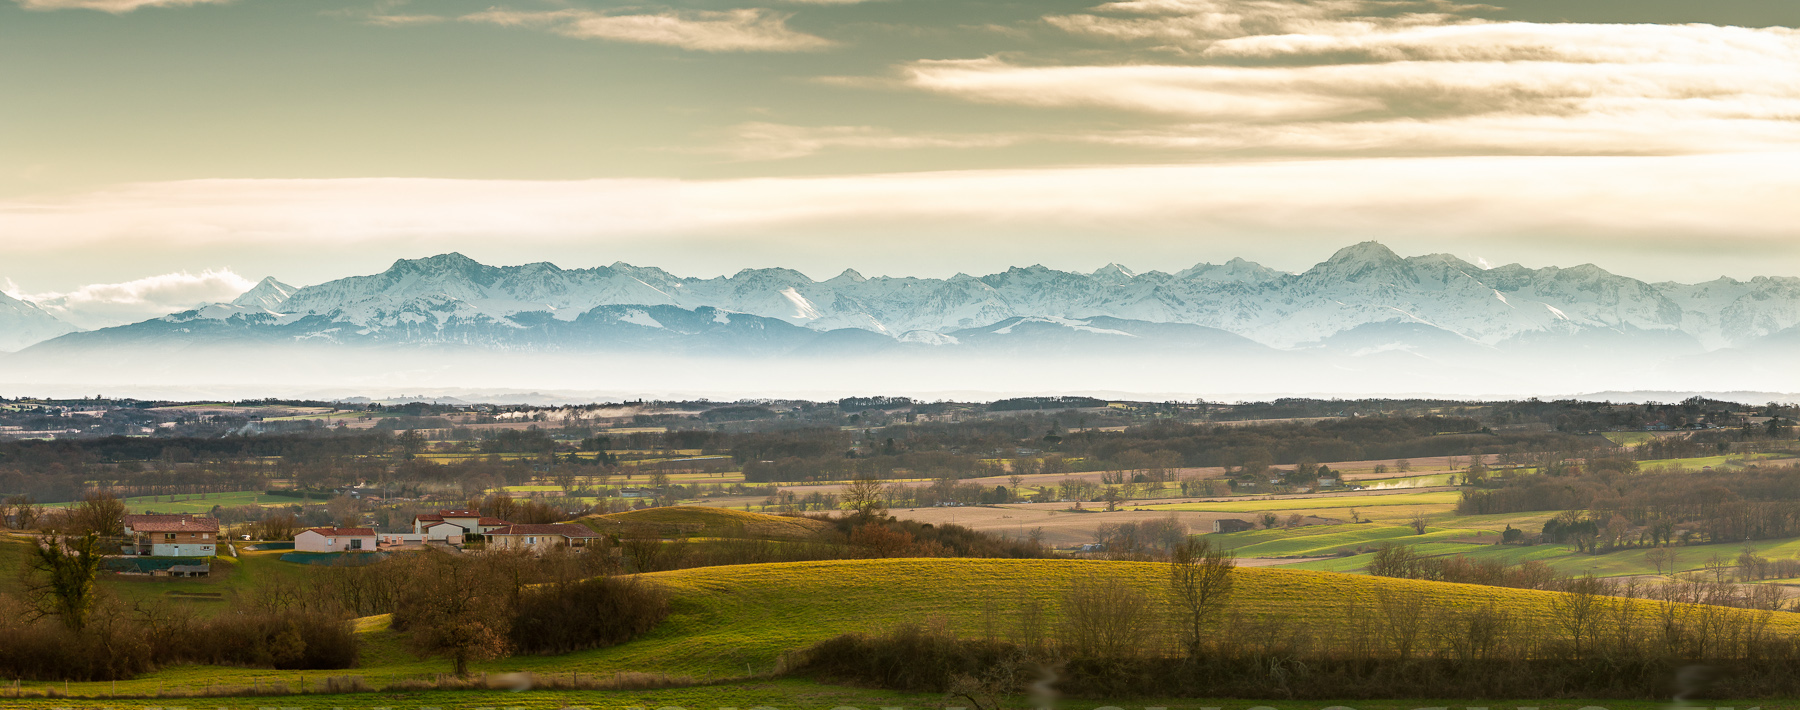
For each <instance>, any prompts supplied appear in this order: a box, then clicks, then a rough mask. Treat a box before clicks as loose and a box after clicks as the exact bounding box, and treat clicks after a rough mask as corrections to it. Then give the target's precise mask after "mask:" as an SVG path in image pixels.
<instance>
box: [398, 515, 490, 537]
mask: <svg viewBox="0 0 1800 710" xmlns="http://www.w3.org/2000/svg"><path fill="white" fill-rule="evenodd" d="M442 524H449V525H454V526H456V527H457V528H459V530H458V531H457V532H454V533H451V532H446V531H439V532H438V533H437V534H432V533H431V530H432V529H433V528H436V527H438V526H439V525H442ZM511 524H512V523H509V522H506V521H504V520H501V519H499V518H484V517H481V514H480V513H477V512H475V511H472V510H440V511H438V512H436V513H420V514H418V515H414V516H413V534H414V535H425V536H426V539H429V540H442V539H444V538H446V537H448V536H449V535H452V534H454V535H485V534H487V532H488V531H489V530H495V529H498V528H503V527H506V526H508V525H511Z"/></svg>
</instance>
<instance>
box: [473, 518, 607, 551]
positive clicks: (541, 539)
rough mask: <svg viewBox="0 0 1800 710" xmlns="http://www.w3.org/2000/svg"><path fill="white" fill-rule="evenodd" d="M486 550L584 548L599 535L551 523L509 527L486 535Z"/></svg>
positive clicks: (577, 526) (591, 531) (582, 528)
mask: <svg viewBox="0 0 1800 710" xmlns="http://www.w3.org/2000/svg"><path fill="white" fill-rule="evenodd" d="M487 536H488V548H489V549H493V550H530V551H532V552H543V551H546V550H549V549H550V548H553V547H562V546H565V545H566V546H568V547H586V546H588V545H589V544H590V543H592V542H593V541H594V540H596V539H598V538H599V537H600V533H597V532H594V531H593V530H589V529H588V528H587V527H585V526H582V525H574V524H571V523H551V524H547V525H509V526H507V527H504V528H499V529H497V530H494V531H492V532H489V533H488V534H487Z"/></svg>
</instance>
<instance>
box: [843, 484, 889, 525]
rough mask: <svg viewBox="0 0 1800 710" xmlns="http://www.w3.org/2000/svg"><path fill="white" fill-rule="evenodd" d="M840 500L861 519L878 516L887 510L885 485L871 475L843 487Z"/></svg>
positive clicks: (870, 518)
mask: <svg viewBox="0 0 1800 710" xmlns="http://www.w3.org/2000/svg"><path fill="white" fill-rule="evenodd" d="M842 500H843V501H844V503H845V504H847V505H849V506H850V509H851V510H854V511H856V515H857V517H859V518H862V519H863V520H872V519H874V518H879V517H881V516H882V514H883V513H885V512H886V511H887V485H886V484H884V483H882V482H881V481H880V480H879V479H876V478H873V477H864V478H858V479H856V480H855V481H851V482H850V485H848V486H845V487H844V493H843V497H842Z"/></svg>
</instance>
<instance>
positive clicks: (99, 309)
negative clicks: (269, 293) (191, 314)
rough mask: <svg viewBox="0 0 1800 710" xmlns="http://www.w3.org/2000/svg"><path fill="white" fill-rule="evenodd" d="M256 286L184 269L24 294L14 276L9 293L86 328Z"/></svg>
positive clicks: (225, 274) (224, 273)
mask: <svg viewBox="0 0 1800 710" xmlns="http://www.w3.org/2000/svg"><path fill="white" fill-rule="evenodd" d="M255 285H256V283H255V282H253V281H251V280H249V279H246V278H244V277H242V276H239V275H237V274H235V273H232V271H231V270H229V269H223V270H218V271H214V270H206V271H202V272H200V273H198V274H193V273H188V272H185V271H182V272H176V273H169V274H161V275H157V276H148V277H145V278H141V279H136V280H133V281H126V282H123V283H110V284H89V285H86V286H82V287H80V288H77V289H74V290H72V291H68V292H49V293H23V292H21V290H20V289H19V288H18V286H17V285H16V284H14V283H12V281H10V280H8V281H7V286H6V294H7V295H9V296H12V297H13V298H18V299H21V300H26V301H31V302H33V303H36V304H38V305H39V306H41V307H43V308H44V310H47V311H49V312H51V313H53V314H55V315H56V316H57V317H58V318H61V319H63V320H65V321H68V322H70V323H73V324H75V325H78V326H81V327H83V328H104V327H107V326H113V325H120V324H124V323H133V322H137V321H140V320H145V319H149V318H155V317H157V316H164V315H168V314H170V313H176V312H179V311H183V310H187V309H190V308H193V307H195V306H197V305H200V304H202V303H216V302H222V301H229V300H231V299H233V298H236V297H237V296H238V295H240V294H242V293H243V292H245V291H248V290H250V289H251V288H252V287H254V286H255Z"/></svg>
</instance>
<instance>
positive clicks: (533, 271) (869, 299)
mask: <svg viewBox="0 0 1800 710" xmlns="http://www.w3.org/2000/svg"><path fill="white" fill-rule="evenodd" d="M283 294H285V297H284V295H283ZM234 305H239V306H254V307H256V308H257V309H258V310H265V311H267V312H272V313H275V314H283V317H282V320H284V321H288V322H291V320H292V319H294V318H298V317H305V316H320V317H324V318H326V319H328V320H330V321H332V322H336V323H340V324H343V325H345V326H350V327H354V328H355V329H356V330H357V332H359V333H360V334H363V335H368V336H374V337H377V338H379V339H383V340H386V339H389V337H388V336H391V337H394V338H397V339H402V340H404V339H408V338H425V339H427V340H429V339H430V336H429V335H428V334H430V333H435V332H439V331H442V330H443V329H444V328H447V327H451V326H452V325H453V324H461V325H462V326H467V325H471V324H481V325H483V326H484V327H488V328H497V329H502V330H504V329H509V328H510V329H518V328H525V327H528V326H527V325H526V324H525V323H524V322H522V321H532V320H534V319H536V318H542V317H549V318H554V319H557V320H560V321H565V322H568V321H574V320H575V319H576V318H578V317H580V316H581V315H582V314H584V313H587V312H588V311H591V310H593V309H595V308H598V307H601V306H618V305H638V306H656V305H667V306H677V307H680V308H683V309H688V310H693V309H697V308H702V307H705V308H712V309H717V310H719V311H722V312H731V313H745V314H750V315H756V316H762V317H766V318H774V319H779V320H782V321H786V322H788V323H791V324H794V325H798V326H802V327H805V328H808V329H811V330H815V331H832V330H838V329H843V328H855V329H860V330H865V331H870V332H873V333H879V334H882V335H886V336H889V337H890V338H895V339H900V340H903V341H906V342H915V343H927V342H940V343H942V342H947V341H945V340H944V339H943V338H940V337H927V336H926V335H924V334H925V333H929V334H936V335H938V336H942V335H947V334H949V333H952V332H954V331H958V330H966V329H970V328H980V327H984V326H988V325H991V324H994V323H998V322H1000V321H1002V320H1005V319H1008V318H1017V317H1027V318H1050V319H1065V320H1070V321H1076V320H1082V319H1090V318H1096V317H1112V318H1121V319H1129V320H1134V321H1144V322H1149V323H1174V324H1189V325H1199V326H1206V327H1210V328H1217V329H1220V330H1224V331H1227V332H1230V333H1234V334H1237V335H1240V336H1243V337H1245V338H1248V339H1250V340H1253V341H1256V342H1258V343H1262V344H1264V345H1268V346H1271V347H1276V348H1283V349H1292V348H1304V347H1308V346H1310V345H1313V344H1317V343H1320V342H1323V341H1325V340H1326V339H1328V338H1331V337H1332V336H1334V335H1336V334H1339V333H1344V332H1347V331H1350V330H1352V329H1356V328H1358V327H1360V326H1365V325H1369V324H1381V323H1413V324H1420V325H1424V326H1428V327H1430V328H1433V329H1437V330H1442V331H1445V332H1448V333H1453V334H1455V335H1457V336H1460V337H1461V338H1465V339H1467V340H1468V341H1470V342H1471V343H1476V344H1480V345H1483V346H1495V345H1499V344H1502V343H1506V342H1508V341H1513V340H1516V339H1520V338H1531V337H1544V336H1557V335H1573V334H1578V333H1582V332H1589V331H1608V332H1614V333H1639V332H1653V333H1659V334H1661V335H1666V336H1671V337H1674V338H1677V339H1679V340H1683V341H1691V344H1692V347H1693V348H1694V349H1696V350H1716V349H1719V348H1725V347H1736V346H1742V345H1745V344H1748V343H1751V342H1754V341H1756V340H1758V339H1761V338H1764V337H1767V336H1770V335H1772V334H1775V333H1779V332H1781V331H1783V330H1786V329H1788V328H1792V327H1794V326H1795V325H1800V278H1792V277H1758V278H1756V279H1752V280H1749V281H1736V280H1732V279H1723V278H1722V279H1718V280H1715V281H1710V282H1706V283H1701V284H1679V283H1655V284H1652V283H1647V282H1644V281H1640V280H1637V279H1633V278H1629V277H1625V276H1619V275H1616V274H1612V273H1609V272H1607V271H1605V270H1603V269H1600V268H1598V267H1596V266H1593V265H1583V266H1576V267H1571V268H1559V267H1547V268H1541V269H1529V268H1526V267H1523V266H1519V265H1517V264H1511V265H1506V266H1499V267H1494V268H1486V269H1484V268H1481V267H1478V266H1475V265H1473V264H1470V263H1468V262H1466V261H1463V260H1461V259H1458V258H1456V257H1453V256H1449V255H1445V254H1432V255H1425V256H1415V257H1409V258H1402V257H1400V256H1399V255H1397V254H1395V253H1394V252H1393V251H1391V250H1389V249H1388V248H1387V247H1385V246H1382V245H1381V244H1379V243H1376V242H1364V243H1361V244H1357V245H1353V246H1350V247H1346V248H1344V249H1342V250H1339V251H1338V252H1337V253H1336V254H1333V255H1332V257H1331V258H1330V259H1327V260H1326V261H1324V262H1322V263H1320V264H1318V265H1317V266H1314V267H1313V268H1311V269H1308V270H1306V271H1304V272H1301V273H1298V274H1292V273H1284V272H1279V271H1276V270H1273V269H1269V268H1267V267H1264V266H1261V265H1259V264H1255V263H1253V262H1249V261H1245V260H1242V259H1233V260H1231V261H1228V262H1226V263H1224V264H1200V265H1197V266H1195V267H1192V268H1189V269H1185V270H1182V271H1180V272H1177V273H1174V274H1169V273H1164V272H1160V271H1150V272H1145V273H1141V274H1140V273H1133V272H1131V271H1129V270H1127V269H1124V268H1123V267H1120V266H1118V265H1116V264H1109V265H1108V266H1106V267H1103V268H1101V269H1099V270H1097V271H1095V272H1093V273H1091V274H1082V273H1075V272H1066V271H1057V270H1053V269H1048V268H1045V267H1042V266H1030V267H1015V268H1012V269H1008V270H1007V271H1004V272H1001V273H996V274H990V275H987V276H981V277H974V276H969V275H966V274H958V275H956V276H953V277H950V278H947V279H929V278H914V277H886V276H883V277H874V278H868V277H864V276H863V275H861V274H859V273H857V272H855V271H853V270H846V271H844V272H843V273H842V274H840V275H838V276H836V277H833V278H830V279H826V280H823V281H814V280H813V279H811V278H808V277H807V276H806V275H804V274H801V273H799V272H797V271H794V270H791V269H780V268H774V269H746V270H743V271H740V272H738V273H737V274H734V275H732V276H730V277H716V278H711V279H699V278H684V277H678V276H675V275H673V274H670V273H669V272H667V271H664V270H662V269H659V268H655V267H639V266H633V265H630V264H624V263H614V264H612V265H609V266H601V267H594V268H588V269H563V268H560V267H558V266H556V265H554V264H550V263H545V262H539V263H533V264H525V265H521V266H488V265H484V264H481V263H479V262H476V261H475V260H473V259H469V258H468V257H465V256H463V255H461V254H456V253H450V254H442V255H438V256H433V257H428V258H423V259H403V260H400V261H397V262H395V263H394V265H393V266H392V267H391V268H389V269H388V270H386V271H384V272H382V273H379V274H373V275H368V276H355V277H349V278H344V279H338V280H335V281H331V282H327V283H324V284H320V285H317V286H309V287H305V288H300V289H291V292H290V288H289V287H285V286H283V285H281V284H280V283H279V282H275V281H273V280H272V279H270V280H265V281H264V282H263V283H262V284H259V285H258V286H257V288H256V289H255V290H253V291H251V292H250V293H247V294H245V296H244V297H242V298H240V299H238V301H236V302H234ZM221 315H222V314H221ZM909 334H911V335H909Z"/></svg>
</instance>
